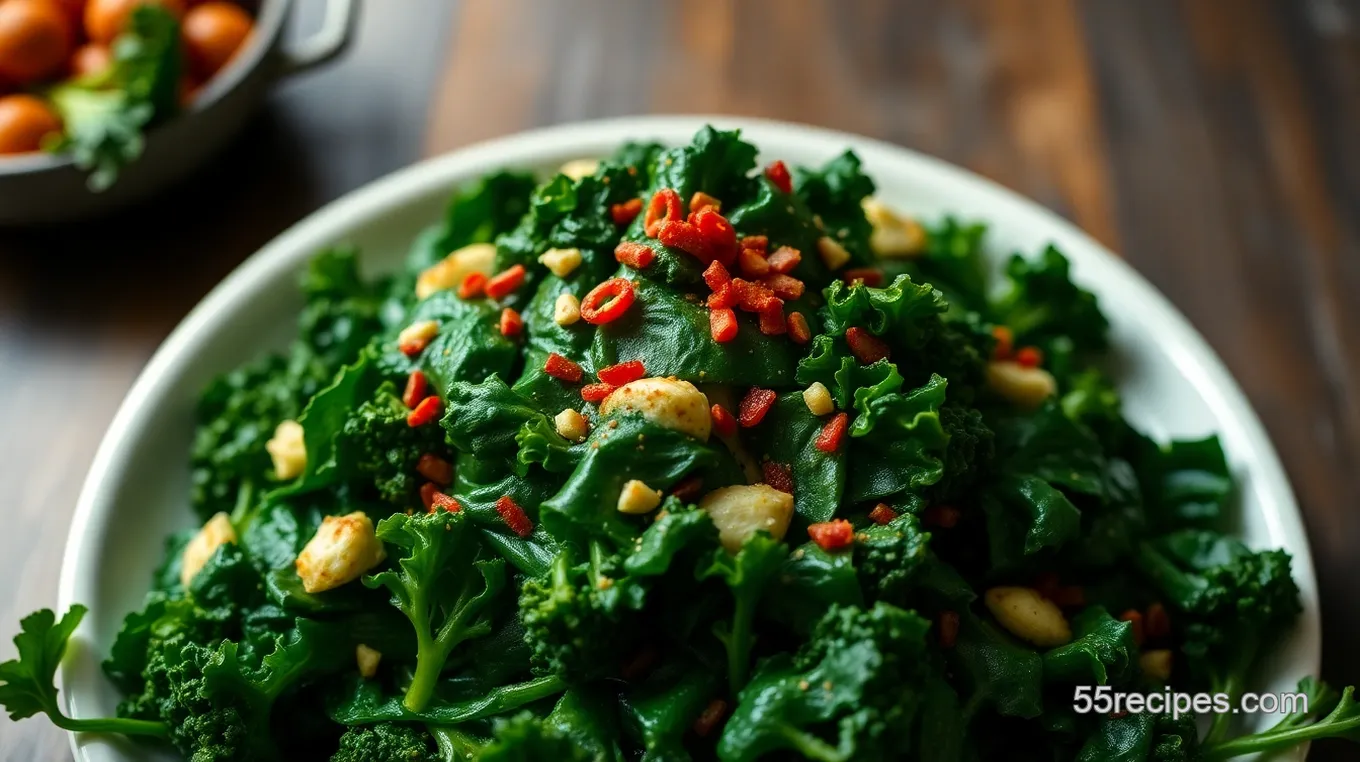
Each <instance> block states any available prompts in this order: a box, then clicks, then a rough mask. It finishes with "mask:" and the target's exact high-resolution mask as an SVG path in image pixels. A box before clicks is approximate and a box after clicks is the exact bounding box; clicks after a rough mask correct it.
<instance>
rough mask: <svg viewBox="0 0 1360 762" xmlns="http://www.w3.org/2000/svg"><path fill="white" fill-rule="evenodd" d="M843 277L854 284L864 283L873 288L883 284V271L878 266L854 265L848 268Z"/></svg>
mask: <svg viewBox="0 0 1360 762" xmlns="http://www.w3.org/2000/svg"><path fill="white" fill-rule="evenodd" d="M841 278H842V279H843V280H844V281H845V282H846V283H849V284H850V285H852V286H853V285H855V284H856V283H863V284H864V285H866V286H872V287H873V288H878V287H880V286H882V285H883V271H882V270H880V269H878V268H877V267H852V268H851V269H849V270H846V271H845V272H844V273H843V274H842V275H841Z"/></svg>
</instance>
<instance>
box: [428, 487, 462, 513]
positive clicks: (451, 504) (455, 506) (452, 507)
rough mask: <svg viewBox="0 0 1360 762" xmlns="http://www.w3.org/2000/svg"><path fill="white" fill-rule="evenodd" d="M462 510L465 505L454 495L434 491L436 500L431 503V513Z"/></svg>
mask: <svg viewBox="0 0 1360 762" xmlns="http://www.w3.org/2000/svg"><path fill="white" fill-rule="evenodd" d="M461 510H463V506H462V505H461V504H460V503H459V502H458V501H457V500H456V499H455V498H453V497H452V496H449V495H445V494H444V493H443V492H436V493H434V500H433V501H432V502H431V503H430V513H436V512H438V511H444V512H445V513H458V512H459V511H461Z"/></svg>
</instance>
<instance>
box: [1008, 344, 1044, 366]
mask: <svg viewBox="0 0 1360 762" xmlns="http://www.w3.org/2000/svg"><path fill="white" fill-rule="evenodd" d="M1015 361H1016V362H1018V363H1020V365H1022V366H1024V367H1026V368H1037V367H1039V366H1040V365H1043V364H1044V353H1043V351H1042V350H1040V349H1039V348H1038V347H1020V349H1019V350H1018V351H1017V352H1016V353H1015Z"/></svg>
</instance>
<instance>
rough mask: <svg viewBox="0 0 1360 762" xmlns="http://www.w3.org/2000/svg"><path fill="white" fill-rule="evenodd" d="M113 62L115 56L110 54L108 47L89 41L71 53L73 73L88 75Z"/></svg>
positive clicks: (107, 66) (82, 75)
mask: <svg viewBox="0 0 1360 762" xmlns="http://www.w3.org/2000/svg"><path fill="white" fill-rule="evenodd" d="M112 62H113V56H112V55H110V54H109V49H108V48H107V47H105V46H103V45H96V44H95V43H93V42H88V43H86V44H84V45H81V46H80V47H78V48H76V52H74V53H72V54H71V74H72V75H74V76H77V77H88V76H89V75H91V74H98V73H99V72H101V71H104V70H105V69H107V68H109V64H110V63H112Z"/></svg>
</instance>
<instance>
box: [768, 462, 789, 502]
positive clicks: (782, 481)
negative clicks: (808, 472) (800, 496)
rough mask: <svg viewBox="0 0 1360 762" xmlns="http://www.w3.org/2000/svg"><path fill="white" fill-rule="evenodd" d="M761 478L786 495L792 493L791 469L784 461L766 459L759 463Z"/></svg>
mask: <svg viewBox="0 0 1360 762" xmlns="http://www.w3.org/2000/svg"><path fill="white" fill-rule="evenodd" d="M760 477H761V480H762V481H764V482H765V483H766V484H768V485H769V486H770V487H772V488H774V489H777V490H779V491H780V492H783V493H784V494H786V495H792V494H793V469H791V468H789V467H788V464H785V463H776V462H775V461H773V460H767V461H764V462H762V463H761V464H760Z"/></svg>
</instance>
